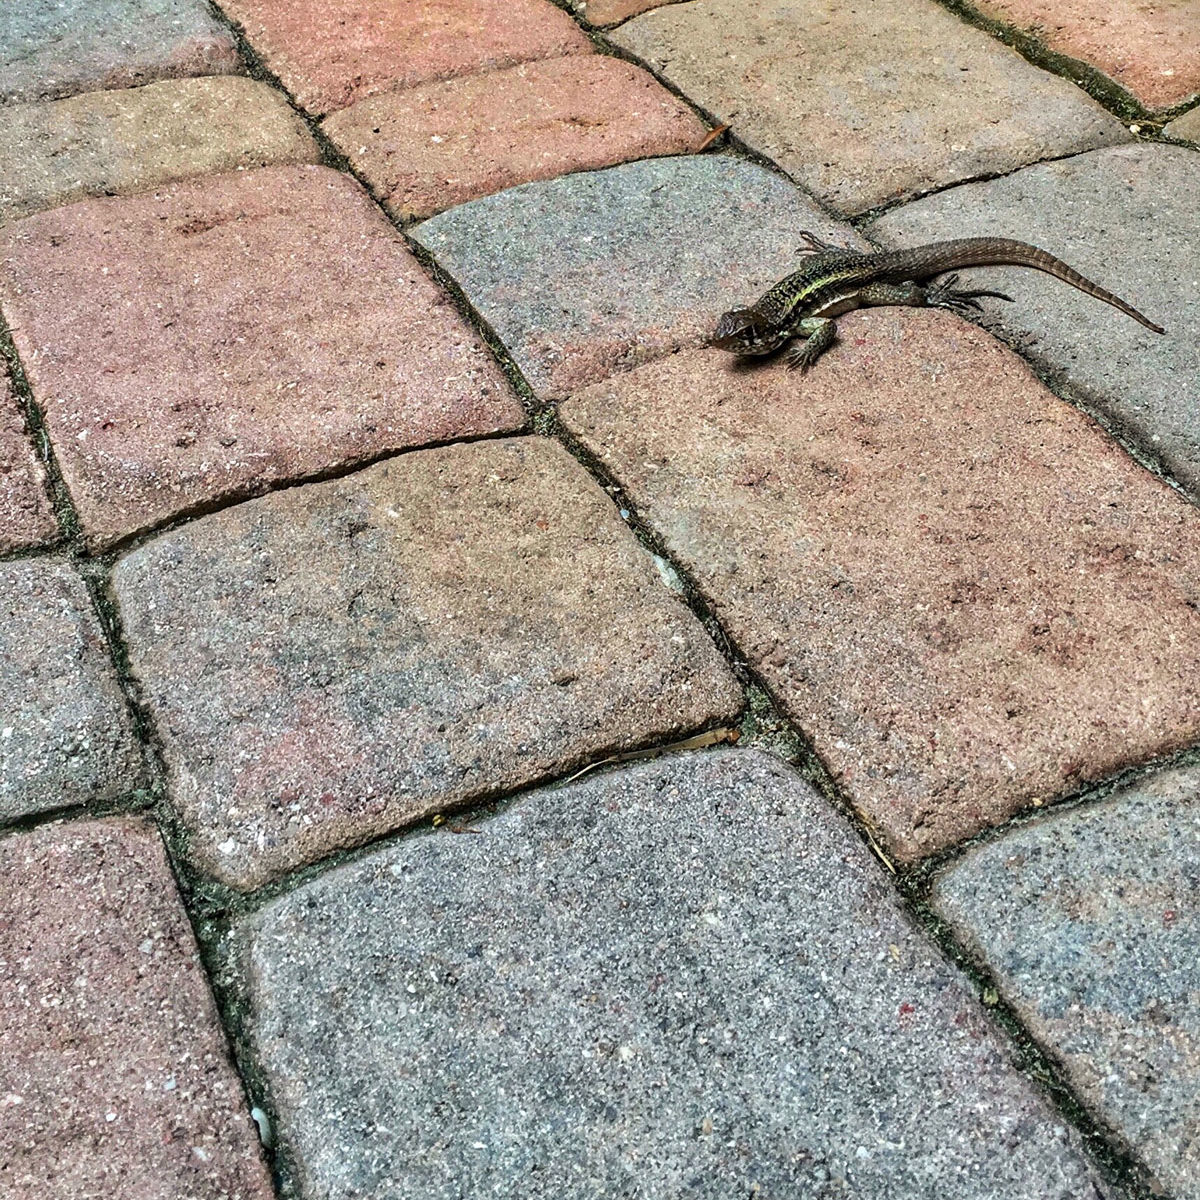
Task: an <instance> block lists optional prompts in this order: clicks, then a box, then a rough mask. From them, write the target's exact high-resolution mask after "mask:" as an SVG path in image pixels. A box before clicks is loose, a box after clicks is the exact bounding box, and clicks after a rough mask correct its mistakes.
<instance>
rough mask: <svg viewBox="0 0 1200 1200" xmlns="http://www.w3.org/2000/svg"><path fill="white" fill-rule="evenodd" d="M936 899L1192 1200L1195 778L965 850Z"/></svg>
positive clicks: (1196, 1002)
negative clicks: (966, 851) (965, 852)
mask: <svg viewBox="0 0 1200 1200" xmlns="http://www.w3.org/2000/svg"><path fill="white" fill-rule="evenodd" d="M932 900H933V904H934V906H935V908H936V909H937V910H938V912H939V913H941V915H942V916H943V917H945V919H946V920H947V921H949V922H950V924H951V925H952V926H953V928H954V929H955V931H956V932H957V933H958V935H959V936H960V937H961V938H962V939H963V940H964V941H966V943H967V944H968V945H969V946H970V948H971V950H972V951H973V953H974V954H975V955H976V956H977V957H978V958H979V960H980V961H982V962H983V963H984V964H985V965H986V966H987V967H988V969H989V970H990V971H991V972H992V973H993V975H994V976H995V979H996V985H997V987H998V988H999V989H1000V991H1001V992H1002V993H1003V994H1004V996H1005V997H1006V998H1007V999H1008V1000H1009V1002H1010V1003H1011V1004H1012V1005H1013V1007H1014V1008H1015V1009H1016V1011H1017V1012H1018V1013H1019V1014H1020V1017H1021V1019H1022V1021H1023V1022H1024V1023H1025V1025H1026V1026H1027V1027H1028V1028H1029V1029H1030V1030H1031V1031H1032V1032H1033V1034H1034V1036H1035V1037H1037V1038H1038V1039H1039V1040H1040V1041H1042V1042H1043V1043H1044V1044H1045V1045H1046V1046H1047V1047H1048V1048H1049V1050H1050V1051H1051V1053H1052V1054H1053V1055H1054V1056H1055V1057H1056V1058H1058V1059H1059V1061H1060V1062H1061V1063H1062V1065H1063V1067H1064V1069H1065V1071H1066V1074H1067V1076H1068V1078H1069V1079H1070V1081H1071V1086H1072V1088H1073V1089H1074V1091H1075V1092H1076V1093H1077V1094H1078V1095H1079V1096H1080V1097H1081V1098H1082V1100H1083V1101H1084V1103H1085V1104H1086V1105H1087V1106H1088V1107H1089V1108H1090V1109H1092V1110H1093V1111H1094V1112H1095V1113H1097V1114H1098V1116H1099V1117H1100V1119H1101V1120H1102V1121H1103V1122H1104V1124H1105V1125H1106V1126H1108V1127H1109V1128H1111V1129H1115V1130H1116V1131H1117V1132H1118V1134H1119V1135H1120V1137H1121V1138H1122V1139H1123V1140H1124V1142H1125V1143H1126V1145H1127V1146H1128V1147H1129V1148H1130V1149H1131V1150H1132V1152H1133V1153H1134V1154H1136V1155H1137V1156H1138V1157H1139V1158H1141V1159H1142V1160H1143V1161H1144V1162H1146V1163H1148V1164H1149V1166H1150V1167H1151V1168H1152V1169H1153V1171H1154V1173H1155V1174H1156V1175H1157V1177H1158V1179H1159V1181H1160V1184H1161V1186H1162V1187H1163V1188H1164V1190H1165V1191H1168V1192H1169V1193H1170V1194H1171V1195H1172V1196H1177V1197H1179V1200H1198V1198H1200V1141H1198V1140H1197V1138H1196V1130H1197V1129H1198V1128H1200V956H1198V955H1197V954H1196V947H1197V946H1198V945H1200V771H1197V769H1196V768H1195V767H1191V768H1187V769H1183V770H1177V771H1168V772H1163V773H1161V774H1159V775H1155V776H1151V777H1150V778H1148V779H1146V780H1145V781H1143V782H1142V783H1139V784H1136V785H1134V786H1133V787H1129V788H1126V789H1124V790H1123V791H1121V792H1119V793H1118V794H1117V795H1116V796H1113V797H1111V798H1110V799H1108V800H1105V801H1103V802H1102V803H1099V804H1095V805H1089V806H1087V807H1081V808H1076V809H1074V810H1073V811H1070V812H1063V813H1056V814H1053V815H1048V816H1047V817H1046V818H1044V819H1043V820H1040V821H1038V822H1036V823H1034V824H1032V825H1029V826H1027V827H1025V828H1023V829H1019V830H1014V831H1013V832H1011V833H1009V834H1007V835H1005V836H1004V837H1001V838H999V839H997V840H996V841H995V842H992V843H991V844H990V845H986V846H982V847H979V848H978V849H974V850H971V851H969V852H968V853H967V854H966V855H964V856H963V858H962V859H960V860H959V861H958V862H957V863H955V864H954V865H953V866H952V867H951V868H950V869H949V870H948V871H947V872H946V873H945V874H943V875H942V877H941V878H940V879H939V880H938V881H937V884H936V886H935V888H934V891H933V896H932Z"/></svg>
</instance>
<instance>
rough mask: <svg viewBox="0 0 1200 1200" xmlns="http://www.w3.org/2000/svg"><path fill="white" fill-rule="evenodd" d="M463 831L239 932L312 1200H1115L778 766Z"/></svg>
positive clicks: (679, 779)
mask: <svg viewBox="0 0 1200 1200" xmlns="http://www.w3.org/2000/svg"><path fill="white" fill-rule="evenodd" d="M477 828H478V829H479V834H478V835H477V836H475V837H455V836H453V835H452V834H448V833H434V834H432V835H430V836H425V837H418V838H412V839H410V840H408V841H406V842H404V843H403V844H401V845H399V846H395V847H393V848H391V849H389V850H387V851H384V852H382V853H379V854H376V855H373V856H372V857H371V858H368V859H366V860H365V861H363V862H361V863H358V864H355V865H354V866H352V867H347V868H342V869H340V870H338V871H334V872H331V873H329V874H328V875H326V876H324V877H323V878H322V879H320V880H318V881H316V882H314V883H311V884H307V885H305V886H304V887H303V888H301V889H299V890H298V891H296V892H294V893H292V894H291V895H288V896H286V897H284V898H283V899H281V900H278V901H275V902H273V903H271V904H270V905H268V906H267V907H266V908H265V909H264V910H263V911H262V912H261V913H260V914H259V915H258V916H256V917H255V918H252V919H251V920H250V921H249V922H247V923H246V925H245V926H244V927H243V929H242V930H241V931H240V935H241V938H242V944H243V946H244V947H245V949H244V955H245V961H246V965H247V970H248V974H249V978H250V981H251V988H252V1003H253V1011H252V1015H251V1027H252V1032H253V1036H254V1038H255V1042H256V1044H257V1048H258V1052H259V1054H260V1056H261V1060H262V1062H263V1064H264V1066H265V1068H266V1070H267V1072H268V1075H269V1076H270V1078H271V1082H272V1095H273V1097H274V1098H275V1100H276V1103H277V1105H278V1108H279V1117H280V1124H281V1133H282V1135H283V1136H284V1137H285V1138H286V1139H287V1141H288V1143H289V1144H290V1146H291V1147H292V1148H293V1150H294V1152H295V1154H296V1159H297V1167H298V1174H299V1176H300V1181H301V1184H302V1187H303V1189H304V1194H306V1195H311V1196H372V1197H375V1198H376V1200H393V1198H399V1197H411V1198H413V1200H418V1198H419V1200H433V1198H435V1197H436V1198H445V1200H449V1198H451V1197H458V1196H464V1195H469V1196H485V1195H486V1196H527V1197H530V1198H531V1200H543V1198H549V1197H554V1198H555V1200H557V1198H559V1197H563V1198H570V1200H577V1198H583V1197H596V1196H631V1197H632V1196H637V1197H650V1196H684V1195H686V1196H688V1197H697V1198H709V1197H711V1198H713V1200H717V1198H720V1200H724V1198H726V1197H730V1196H760V1195H761V1196H764V1197H765V1196H771V1197H784V1196H813V1197H816V1196H829V1197H833V1196H862V1197H871V1198H872V1200H900V1198H902V1197H903V1198H904V1200H917V1198H918V1197H921V1198H924V1197H929V1196H955V1197H962V1198H964V1200H966V1198H978V1197H987V1198H989V1200H1001V1197H1013V1196H1020V1197H1023V1198H1030V1200H1033V1198H1040V1197H1044V1198H1045V1200H1050V1198H1053V1200H1061V1198H1062V1197H1067V1196H1069V1197H1071V1198H1072V1200H1076V1198H1087V1197H1090V1198H1091V1200H1097V1197H1098V1193H1097V1192H1096V1191H1095V1190H1094V1187H1093V1183H1092V1180H1091V1177H1090V1175H1089V1172H1088V1170H1087V1168H1086V1167H1085V1166H1084V1164H1083V1162H1082V1161H1081V1159H1080V1158H1079V1157H1078V1156H1077V1154H1076V1152H1075V1150H1074V1148H1073V1139H1071V1138H1070V1137H1069V1135H1068V1134H1067V1132H1066V1130H1065V1129H1064V1128H1063V1126H1062V1124H1061V1122H1060V1121H1059V1120H1058V1119H1057V1118H1056V1117H1054V1116H1053V1115H1052V1114H1051V1113H1050V1112H1049V1111H1048V1110H1047V1109H1046V1107H1045V1106H1044V1105H1043V1103H1042V1102H1041V1101H1040V1100H1039V1099H1037V1098H1036V1097H1035V1096H1034V1095H1033V1094H1032V1092H1031V1089H1030V1086H1029V1084H1028V1083H1026V1082H1025V1080H1024V1079H1022V1078H1021V1077H1020V1076H1018V1075H1017V1074H1016V1073H1015V1072H1014V1071H1013V1070H1012V1068H1011V1067H1010V1066H1009V1065H1008V1062H1007V1059H1006V1057H1005V1053H1004V1051H1003V1049H1002V1048H1001V1046H1000V1045H999V1043H998V1040H997V1038H996V1037H995V1035H994V1034H993V1033H992V1031H991V1029H990V1027H989V1026H988V1024H987V1021H986V1020H985V1018H984V1017H983V1015H982V1012H981V1010H980V1008H979V1006H978V1005H977V1003H976V1001H975V1000H974V998H973V997H972V996H971V995H970V992H969V990H968V988H967V987H966V986H965V984H964V982H963V981H962V980H961V978H960V977H959V976H958V975H957V974H955V973H954V972H953V971H952V969H951V968H949V967H947V965H946V964H945V962H944V961H943V960H942V959H941V957H940V956H939V955H938V954H937V953H936V952H935V951H934V950H933V949H932V947H930V946H929V945H928V944H927V943H926V942H925V941H924V940H923V939H922V938H920V937H919V936H918V935H917V934H916V933H914V931H913V930H912V928H911V927H910V926H909V925H908V923H907V922H906V920H905V919H904V917H903V916H902V915H901V914H900V912H899V911H898V909H897V905H896V902H895V900H894V899H893V894H892V892H891V889H890V888H889V887H888V886H887V884H886V882H885V880H884V878H883V873H882V871H881V870H880V869H879V866H878V864H876V863H875V862H873V861H872V860H871V858H870V856H869V855H868V854H867V853H866V851H865V850H864V849H863V847H862V845H861V844H860V843H858V842H857V841H856V840H855V838H854V837H853V836H852V835H851V834H850V833H849V832H848V831H847V830H846V829H845V827H844V826H843V825H842V823H841V822H840V821H839V819H838V818H837V817H836V816H835V815H834V814H833V813H832V812H831V811H830V810H829V809H828V808H827V807H826V806H825V805H824V804H823V803H822V802H821V800H820V799H819V798H818V797H817V796H816V795H815V794H814V793H813V792H812V790H811V789H810V788H809V787H808V786H807V785H805V784H804V783H803V782H801V780H800V779H799V778H798V777H797V776H796V775H794V774H793V773H791V772H790V771H789V770H788V769H787V768H786V767H784V766H783V765H782V764H780V763H778V762H776V761H774V760H773V759H770V758H767V757H765V756H761V755H757V754H750V753H745V752H738V751H729V752H725V753H723V754H712V755H686V756H680V757H672V758H669V759H664V760H661V761H659V762H655V763H652V764H647V765H643V766H639V767H635V768H633V769H631V770H625V771H621V772H619V773H615V774H608V775H605V776H603V777H600V778H594V779H591V780H588V781H585V782H582V783H579V784H575V785H573V786H570V787H567V788H563V789H560V790H556V791H547V792H541V793H537V794H535V795H533V796H530V797H527V798H526V799H525V800H524V801H522V802H521V803H519V804H518V805H515V806H514V807H512V808H511V809H509V810H507V811H506V812H504V813H503V814H502V815H500V816H498V817H496V818H494V819H492V820H488V821H486V822H483V823H482V824H480V825H479V826H478V827H477ZM348 1113H353V1114H354V1119H353V1120H348V1119H347V1114H348ZM335 1128H336V1129H337V1131H338V1136H337V1138H336V1139H335V1138H332V1137H331V1136H330V1131H331V1130H333V1129H335Z"/></svg>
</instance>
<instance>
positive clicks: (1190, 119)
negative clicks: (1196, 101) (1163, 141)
mask: <svg viewBox="0 0 1200 1200" xmlns="http://www.w3.org/2000/svg"><path fill="white" fill-rule="evenodd" d="M1163 133H1165V134H1166V135H1167V137H1173V138H1179V139H1180V141H1184V142H1200V108H1193V109H1192V111H1191V112H1186V113H1184V114H1183V116H1182V117H1178V118H1176V119H1175V120H1174V121H1172V122H1171V123H1170V124H1169V125H1167V126H1165V127H1164V128H1163Z"/></svg>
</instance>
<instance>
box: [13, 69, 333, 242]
mask: <svg viewBox="0 0 1200 1200" xmlns="http://www.w3.org/2000/svg"><path fill="white" fill-rule="evenodd" d="M320 157H321V153H320V151H319V150H318V149H317V144H316V142H315V141H313V138H312V135H311V134H310V133H309V132H308V129H307V128H306V127H305V125H304V122H303V121H302V120H301V119H300V117H299V116H297V114H296V113H295V112H294V111H293V110H292V108H291V106H290V105H289V104H288V102H287V100H286V99H285V98H284V97H283V96H282V95H281V94H280V93H279V92H278V91H276V90H275V89H274V88H271V87H267V85H266V84H263V83H256V82H255V81H254V80H251V79H243V78H241V77H239V76H233V75H214V76H211V77H209V78H206V79H173V80H168V81H167V82H164V83H152V84H149V85H148V86H147V87H140V88H124V89H121V90H118V91H112V92H88V93H86V94H85V95H82V96H72V97H71V98H70V99H67V100H56V101H55V102H54V103H52V104H15V105H13V106H12V107H11V108H7V109H5V111H4V119H3V121H0V224H3V223H4V222H5V221H10V220H13V219H14V218H16V217H24V216H27V215H28V214H29V213H32V212H36V211H37V210H38V209H42V208H51V207H53V206H55V205H58V204H67V203H69V202H70V201H72V200H82V199H83V198H84V197H86V196H116V195H123V194H125V193H128V192H142V191H149V190H150V189H151V188H155V187H158V186H160V185H162V184H164V183H170V182H171V181H172V180H175V179H184V178H187V177H188V176H190V175H207V174H209V173H210V172H213V171H228V170H234V169H239V170H240V169H243V168H247V167H265V166H270V165H271V164H273V163H281V162H318V161H319V160H320Z"/></svg>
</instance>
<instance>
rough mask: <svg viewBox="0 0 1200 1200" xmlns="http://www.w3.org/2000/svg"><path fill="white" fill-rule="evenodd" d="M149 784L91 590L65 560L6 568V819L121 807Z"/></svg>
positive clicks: (1, 720)
mask: <svg viewBox="0 0 1200 1200" xmlns="http://www.w3.org/2000/svg"><path fill="white" fill-rule="evenodd" d="M143 782H144V780H143V775H142V768H141V757H140V752H139V750H138V747H137V743H136V741H135V739H134V735H133V729H132V726H131V723H130V719H129V713H128V710H127V709H126V707H125V699H124V696H123V694H122V692H121V688H120V686H119V684H118V683H117V678H116V675H115V674H114V671H113V666H112V660H111V658H110V657H109V652H108V645H107V643H106V642H105V640H104V634H103V632H102V631H101V629H100V624H99V621H98V620H97V618H96V614H95V612H94V611H93V609H92V604H91V600H90V598H89V596H88V592H87V588H86V587H85V586H84V584H83V581H82V580H81V579H80V578H79V576H78V575H76V574H75V572H74V571H73V570H71V568H70V567H69V566H67V564H66V563H64V562H60V561H58V560H56V559H49V558H31V559H25V560H23V561H20V562H9V563H3V564H0V820H12V819H13V818H14V817H22V816H28V815H29V814H31V813H36V812H45V811H47V810H50V809H55V808H64V807H67V806H69V805H72V804H86V803H89V802H90V801H97V800H112V799H116V798H117V797H119V796H121V795H123V794H125V793H126V792H129V791H132V790H133V789H134V788H136V787H138V786H139V785H141V784H142V783H143Z"/></svg>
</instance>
